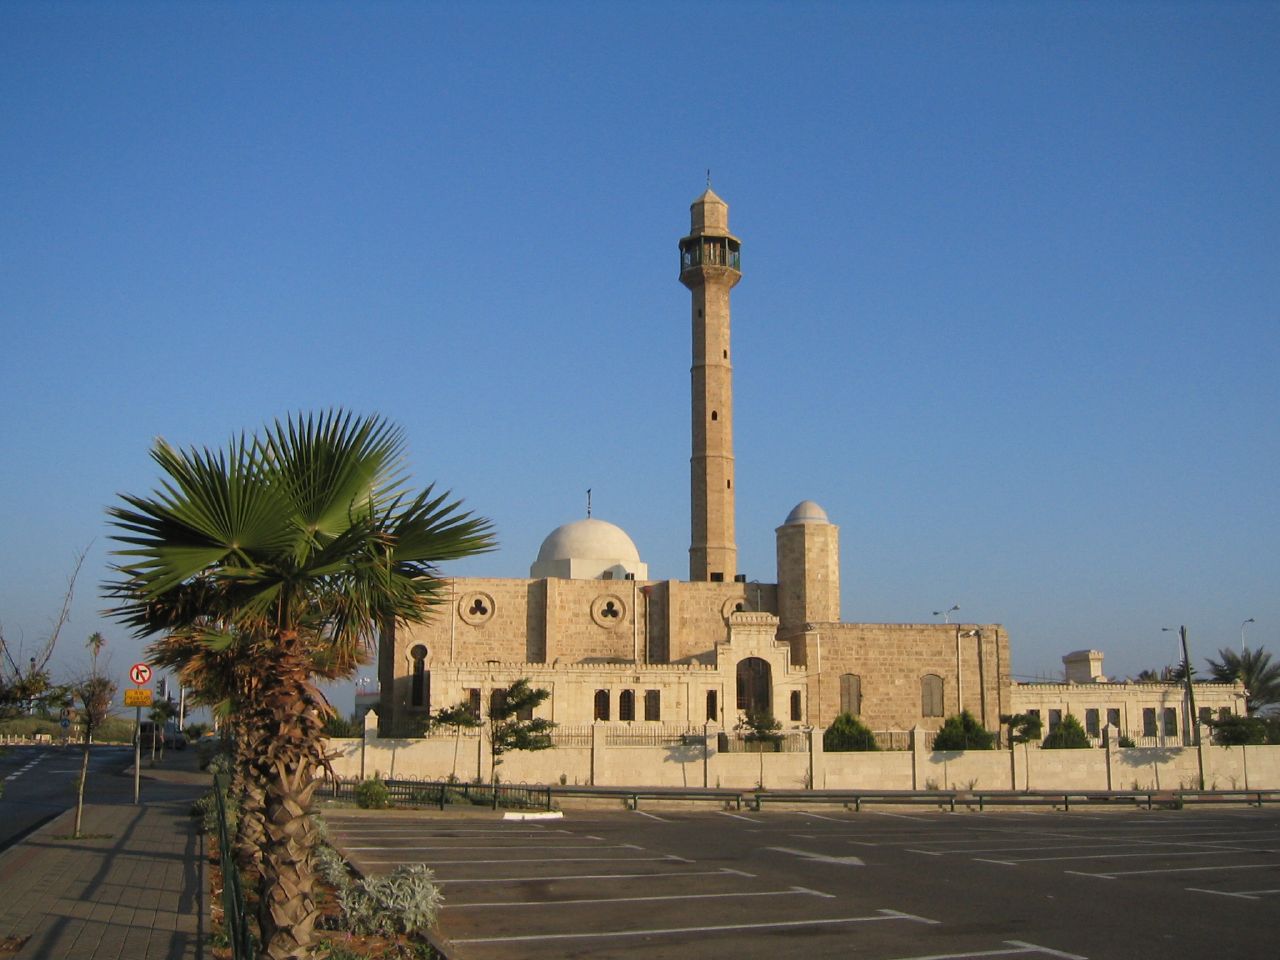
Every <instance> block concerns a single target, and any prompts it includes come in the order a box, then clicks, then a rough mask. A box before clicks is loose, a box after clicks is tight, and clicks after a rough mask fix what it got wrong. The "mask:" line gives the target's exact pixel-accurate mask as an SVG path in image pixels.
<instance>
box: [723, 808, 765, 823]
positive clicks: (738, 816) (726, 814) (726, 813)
mask: <svg viewBox="0 0 1280 960" xmlns="http://www.w3.org/2000/svg"><path fill="white" fill-rule="evenodd" d="M716 813H718V814H720V816H722V817H733V819H735V820H745V821H747V823H763V822H764V821H763V820H753V819H752V818H751V817H744V816H743V815H742V814H740V813H730V812H729V811H728V810H717V811H716Z"/></svg>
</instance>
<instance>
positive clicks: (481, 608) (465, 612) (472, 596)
mask: <svg viewBox="0 0 1280 960" xmlns="http://www.w3.org/2000/svg"><path fill="white" fill-rule="evenodd" d="M458 616H459V617H461V618H462V622H463V623H469V624H471V626H473V627H478V626H480V624H482V623H488V622H489V620H490V619H492V617H493V597H491V596H489V594H487V593H480V592H479V591H476V592H474V593H467V594H464V595H463V596H462V599H460V600H459V601H458Z"/></svg>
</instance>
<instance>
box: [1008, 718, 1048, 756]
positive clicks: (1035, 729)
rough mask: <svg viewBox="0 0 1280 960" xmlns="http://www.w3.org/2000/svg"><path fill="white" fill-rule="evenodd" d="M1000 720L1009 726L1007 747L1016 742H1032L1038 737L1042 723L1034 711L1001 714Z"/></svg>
mask: <svg viewBox="0 0 1280 960" xmlns="http://www.w3.org/2000/svg"><path fill="white" fill-rule="evenodd" d="M1000 722H1001V723H1003V724H1004V725H1005V726H1006V727H1008V728H1009V749H1010V750H1012V749H1013V747H1014V744H1017V743H1033V742H1036V741H1038V740H1039V739H1040V731H1041V730H1042V729H1043V725H1042V724H1041V722H1040V717H1039V716H1038V715H1036V714H1034V713H1013V714H1009V713H1005V714H1001V716H1000Z"/></svg>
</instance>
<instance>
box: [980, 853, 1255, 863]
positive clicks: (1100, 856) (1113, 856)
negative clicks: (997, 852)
mask: <svg viewBox="0 0 1280 960" xmlns="http://www.w3.org/2000/svg"><path fill="white" fill-rule="evenodd" d="M1231 852H1232V851H1230V850H1179V851H1177V852H1174V853H1168V852H1166V851H1163V850H1152V851H1151V852H1150V853H1083V854H1081V855H1080V856H1078V857H1022V858H1021V859H1017V860H984V859H983V858H982V857H974V858H973V859H975V860H977V861H979V862H980V863H1003V864H1007V865H1008V866H1013V865H1014V864H1018V863H1050V862H1052V861H1055V860H1123V859H1129V858H1132V857H1146V858H1147V859H1148V860H1150V859H1151V858H1152V857H1218V856H1222V854H1224V853H1231ZM1262 852H1264V853H1265V852H1268V851H1262Z"/></svg>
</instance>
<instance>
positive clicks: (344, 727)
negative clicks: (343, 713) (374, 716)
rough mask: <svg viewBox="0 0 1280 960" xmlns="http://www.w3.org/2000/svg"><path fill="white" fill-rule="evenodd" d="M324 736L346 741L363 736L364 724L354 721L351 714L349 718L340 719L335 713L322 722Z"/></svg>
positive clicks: (353, 716) (354, 717) (354, 716)
mask: <svg viewBox="0 0 1280 960" xmlns="http://www.w3.org/2000/svg"><path fill="white" fill-rule="evenodd" d="M324 735H325V736H326V737H336V738H337V739H339V740H347V739H352V738H357V739H358V738H359V737H362V736H364V724H363V723H362V722H361V721H360V720H358V719H356V715H355V714H354V713H353V714H352V715H351V716H349V717H340V716H338V715H337V714H336V713H335V714H334V715H333V716H332V717H330V718H329V719H328V720H326V721H325V722H324Z"/></svg>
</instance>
